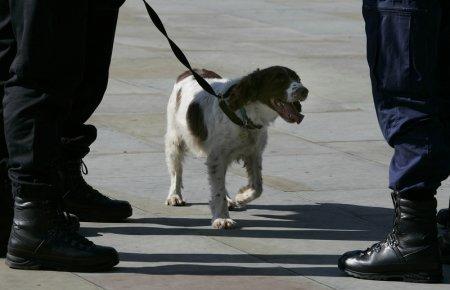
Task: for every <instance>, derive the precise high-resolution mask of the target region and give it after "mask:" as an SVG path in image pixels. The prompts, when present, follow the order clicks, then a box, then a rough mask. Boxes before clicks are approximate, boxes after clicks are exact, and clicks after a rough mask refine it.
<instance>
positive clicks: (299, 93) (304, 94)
mask: <svg viewBox="0 0 450 290" xmlns="http://www.w3.org/2000/svg"><path fill="white" fill-rule="evenodd" d="M295 94H296V95H297V96H298V97H299V98H300V100H301V101H304V100H306V98H307V97H308V94H309V90H308V89H307V88H305V87H301V88H298V89H297V91H296V92H295Z"/></svg>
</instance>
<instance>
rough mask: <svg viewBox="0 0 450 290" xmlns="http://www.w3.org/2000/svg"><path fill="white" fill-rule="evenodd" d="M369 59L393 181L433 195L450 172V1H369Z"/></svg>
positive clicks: (412, 192)
mask: <svg viewBox="0 0 450 290" xmlns="http://www.w3.org/2000/svg"><path fill="white" fill-rule="evenodd" d="M363 4H364V6H363V15H364V18H365V21H366V33H367V58H368V62H369V66H370V74H371V80H372V90H373V97H374V102H375V108H376V113H377V117H378V121H379V124H380V127H381V130H382V133H383V135H384V137H385V138H386V140H387V141H388V143H389V145H390V146H392V147H393V148H394V149H395V153H394V156H393V158H392V162H391V165H390V171H389V186H390V188H391V189H393V190H396V191H398V192H400V194H401V195H404V196H410V197H411V198H413V199H415V198H428V197H432V196H433V195H434V194H435V193H436V190H437V188H438V187H439V186H440V184H441V181H443V180H444V179H446V178H447V177H448V176H449V174H450V1H448V0H414V1H413V0H364V1H363Z"/></svg>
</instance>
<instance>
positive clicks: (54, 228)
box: [43, 200, 94, 250]
mask: <svg viewBox="0 0 450 290" xmlns="http://www.w3.org/2000/svg"><path fill="white" fill-rule="evenodd" d="M55 207H57V210H54V208H55ZM43 210H44V211H45V212H46V214H47V216H48V219H49V224H50V230H49V231H48V234H49V238H50V239H51V240H54V241H58V242H60V243H63V244H66V245H70V246H71V247H74V248H77V249H82V250H86V249H89V248H91V247H92V246H93V245H94V243H93V242H91V241H89V240H88V239H86V238H85V237H83V236H81V235H80V234H78V233H77V232H76V231H74V230H72V229H71V228H70V227H68V221H69V220H70V217H69V216H68V214H67V213H65V212H64V211H62V209H61V208H60V207H59V206H57V204H55V202H54V201H49V200H48V201H44V202H43Z"/></svg>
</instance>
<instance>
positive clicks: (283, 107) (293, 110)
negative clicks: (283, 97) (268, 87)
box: [271, 99, 305, 124]
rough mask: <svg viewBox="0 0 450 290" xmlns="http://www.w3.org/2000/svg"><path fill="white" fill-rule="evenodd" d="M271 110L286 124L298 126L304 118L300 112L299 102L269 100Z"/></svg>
mask: <svg viewBox="0 0 450 290" xmlns="http://www.w3.org/2000/svg"><path fill="white" fill-rule="evenodd" d="M271 103H272V108H273V109H274V110H275V111H276V112H277V113H278V114H279V115H280V116H281V117H282V118H283V119H284V120H285V121H286V122H288V123H297V124H300V123H301V122H302V121H303V118H304V117H305V116H304V115H303V114H302V113H301V112H302V105H301V104H300V102H299V101H295V102H292V103H287V102H283V101H280V100H275V99H272V100H271Z"/></svg>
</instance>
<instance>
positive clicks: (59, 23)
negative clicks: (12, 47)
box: [0, 0, 118, 271]
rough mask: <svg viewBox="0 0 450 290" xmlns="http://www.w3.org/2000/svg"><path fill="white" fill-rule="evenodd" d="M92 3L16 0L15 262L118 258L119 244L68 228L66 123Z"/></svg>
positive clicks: (7, 105) (96, 265)
mask: <svg viewBox="0 0 450 290" xmlns="http://www.w3.org/2000/svg"><path fill="white" fill-rule="evenodd" d="M6 1H7V0H0V2H2V4H3V5H6ZM87 2H88V1H78V2H77V5H74V6H72V7H71V9H70V10H67V5H66V3H65V2H61V1H53V0H30V1H26V2H24V1H16V0H10V2H9V4H10V17H11V25H12V28H13V31H14V36H15V41H16V45H17V53H16V55H15V58H14V61H13V63H12V65H11V70H10V72H11V76H10V78H9V80H8V81H7V82H6V85H5V96H4V99H3V108H4V111H3V117H4V128H5V140H6V144H7V149H8V154H9V177H10V178H11V180H12V192H13V195H14V200H15V203H14V220H13V227H12V230H11V235H10V239H9V244H8V252H7V255H6V263H7V265H8V266H10V267H12V268H19V269H40V268H49V269H58V270H71V271H95V270H106V269H110V268H111V267H113V266H114V265H115V264H117V263H118V255H117V252H116V251H115V250H114V249H112V248H106V247H99V246H95V245H94V244H93V243H91V242H89V241H88V240H86V239H85V238H83V237H82V236H80V235H78V234H77V233H76V232H74V231H72V230H68V229H67V224H66V221H65V218H64V216H63V215H62V213H61V208H60V203H61V194H62V193H61V188H60V182H59V177H58V172H57V164H58V159H59V158H60V151H61V150H60V149H61V144H60V141H61V140H60V127H61V124H62V120H63V117H64V116H65V114H66V112H69V110H70V105H71V103H72V100H73V96H74V92H75V90H76V88H77V87H78V86H79V83H80V82H81V79H82V73H83V67H84V54H85V53H84V49H85V29H86V28H85V27H86V25H85V22H86V21H85V18H86V17H85V15H86V13H87Z"/></svg>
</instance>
